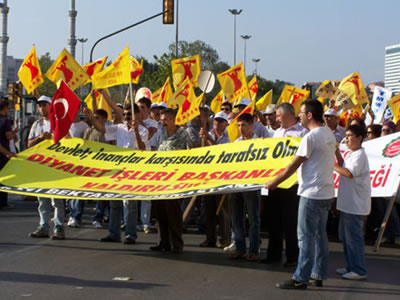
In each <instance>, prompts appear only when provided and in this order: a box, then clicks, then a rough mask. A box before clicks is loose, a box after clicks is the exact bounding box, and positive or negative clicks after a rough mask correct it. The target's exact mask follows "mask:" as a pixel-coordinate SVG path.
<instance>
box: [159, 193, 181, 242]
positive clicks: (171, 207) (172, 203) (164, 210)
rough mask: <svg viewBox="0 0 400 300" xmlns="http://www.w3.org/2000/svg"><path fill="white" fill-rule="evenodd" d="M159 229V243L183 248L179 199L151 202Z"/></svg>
mask: <svg viewBox="0 0 400 300" xmlns="http://www.w3.org/2000/svg"><path fill="white" fill-rule="evenodd" d="M152 204H153V207H154V211H155V214H156V218H157V221H158V225H159V230H160V240H161V241H160V245H162V246H165V247H167V246H171V244H172V247H174V248H176V249H183V239H182V233H183V222H182V209H181V200H155V201H153V202H152Z"/></svg>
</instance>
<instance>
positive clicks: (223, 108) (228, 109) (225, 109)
mask: <svg viewBox="0 0 400 300" xmlns="http://www.w3.org/2000/svg"><path fill="white" fill-rule="evenodd" d="M221 110H223V111H230V110H231V109H230V108H229V107H222V108H221Z"/></svg>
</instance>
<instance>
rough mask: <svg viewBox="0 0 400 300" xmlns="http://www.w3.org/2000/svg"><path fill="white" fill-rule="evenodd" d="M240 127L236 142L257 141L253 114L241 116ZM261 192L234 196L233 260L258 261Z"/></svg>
mask: <svg viewBox="0 0 400 300" xmlns="http://www.w3.org/2000/svg"><path fill="white" fill-rule="evenodd" d="M237 123H238V127H239V132H240V137H239V138H238V139H237V140H236V141H235V142H239V141H244V140H251V139H256V138H258V136H257V135H256V134H255V133H254V118H253V116H252V115H251V114H247V113H245V114H242V115H241V116H239V118H238V120H237ZM260 199H261V194H260V191H259V190H258V191H249V192H239V193H234V194H232V200H231V207H232V229H233V233H234V236H235V245H236V251H235V252H233V253H231V254H230V258H232V259H241V258H246V259H247V260H249V261H256V260H257V259H258V252H259V248H260ZM245 208H246V209H247V215H248V218H249V241H250V248H249V253H248V255H246V228H245V222H244V221H245V211H246V210H245Z"/></svg>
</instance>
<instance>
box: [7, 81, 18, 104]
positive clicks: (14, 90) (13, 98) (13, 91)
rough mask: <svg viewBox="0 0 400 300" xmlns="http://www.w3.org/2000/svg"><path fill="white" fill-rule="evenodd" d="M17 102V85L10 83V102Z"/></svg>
mask: <svg viewBox="0 0 400 300" xmlns="http://www.w3.org/2000/svg"><path fill="white" fill-rule="evenodd" d="M16 100H17V83H16V82H14V83H9V84H8V101H16Z"/></svg>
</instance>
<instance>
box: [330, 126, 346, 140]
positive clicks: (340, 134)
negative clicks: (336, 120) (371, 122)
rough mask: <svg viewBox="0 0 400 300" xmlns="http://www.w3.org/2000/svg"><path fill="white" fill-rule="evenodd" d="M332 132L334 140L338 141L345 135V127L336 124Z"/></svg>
mask: <svg viewBox="0 0 400 300" xmlns="http://www.w3.org/2000/svg"><path fill="white" fill-rule="evenodd" d="M332 132H333V134H334V135H335V138H336V142H338V143H340V142H341V141H342V140H343V139H344V137H345V136H346V129H344V128H343V127H342V126H339V125H338V126H336V128H335V130H333V131H332Z"/></svg>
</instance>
